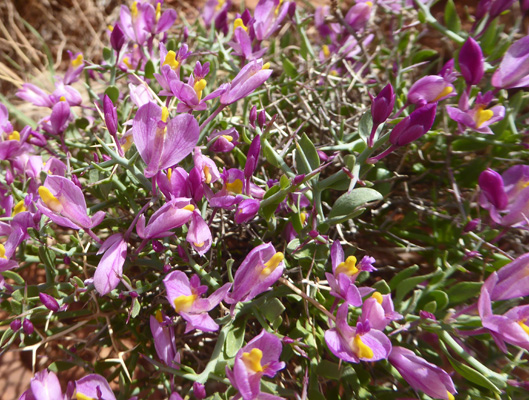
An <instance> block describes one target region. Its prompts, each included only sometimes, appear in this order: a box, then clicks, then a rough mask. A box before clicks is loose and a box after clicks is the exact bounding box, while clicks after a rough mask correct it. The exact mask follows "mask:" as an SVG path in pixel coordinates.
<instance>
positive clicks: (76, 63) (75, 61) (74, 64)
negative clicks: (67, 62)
mask: <svg viewBox="0 0 529 400" xmlns="http://www.w3.org/2000/svg"><path fill="white" fill-rule="evenodd" d="M82 63H83V55H82V54H79V55H78V56H77V57H75V58H74V59H73V60H72V67H74V68H77V67H79V66H80V65H81V64H82Z"/></svg>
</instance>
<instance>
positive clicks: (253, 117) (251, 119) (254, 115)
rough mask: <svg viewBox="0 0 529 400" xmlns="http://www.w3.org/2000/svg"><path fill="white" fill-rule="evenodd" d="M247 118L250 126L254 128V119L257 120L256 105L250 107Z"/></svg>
mask: <svg viewBox="0 0 529 400" xmlns="http://www.w3.org/2000/svg"><path fill="white" fill-rule="evenodd" d="M249 120H250V125H251V126H252V128H255V121H256V120H257V107H256V106H253V107H252V109H251V110H250V117H249Z"/></svg>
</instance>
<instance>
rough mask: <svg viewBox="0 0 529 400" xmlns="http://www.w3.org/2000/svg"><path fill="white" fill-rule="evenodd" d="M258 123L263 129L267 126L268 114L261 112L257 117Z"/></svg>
mask: <svg viewBox="0 0 529 400" xmlns="http://www.w3.org/2000/svg"><path fill="white" fill-rule="evenodd" d="M257 123H258V124H259V127H260V128H261V129H263V127H264V126H265V124H266V113H265V111H264V110H262V111H261V112H259V115H258V116H257Z"/></svg>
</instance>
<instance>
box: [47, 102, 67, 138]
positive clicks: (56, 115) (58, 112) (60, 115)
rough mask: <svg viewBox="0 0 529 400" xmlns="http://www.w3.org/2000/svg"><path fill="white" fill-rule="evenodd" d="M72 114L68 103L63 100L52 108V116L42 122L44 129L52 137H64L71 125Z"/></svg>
mask: <svg viewBox="0 0 529 400" xmlns="http://www.w3.org/2000/svg"><path fill="white" fill-rule="evenodd" d="M70 116H71V112H70V106H69V104H68V102H67V101H65V100H64V99H61V101H59V102H58V103H57V104H55V105H54V106H53V108H52V111H51V115H50V116H49V117H48V118H45V119H44V120H43V121H41V124H42V128H43V129H44V130H45V131H46V132H48V133H50V134H52V135H62V133H63V132H64V131H65V130H66V128H67V127H68V124H69V120H70Z"/></svg>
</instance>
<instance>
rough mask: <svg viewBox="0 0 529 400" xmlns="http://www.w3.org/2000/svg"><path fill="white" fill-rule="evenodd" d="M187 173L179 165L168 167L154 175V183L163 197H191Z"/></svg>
mask: <svg viewBox="0 0 529 400" xmlns="http://www.w3.org/2000/svg"><path fill="white" fill-rule="evenodd" d="M188 179H189V174H188V173H187V171H186V170H185V169H183V168H181V167H176V168H174V169H173V168H168V169H167V173H164V172H163V171H160V172H158V174H157V175H156V184H157V185H158V187H159V188H160V190H161V191H162V193H163V194H164V196H165V198H167V199H172V198H175V197H188V198H189V197H191V196H190V193H189V190H188V183H187V182H188Z"/></svg>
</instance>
